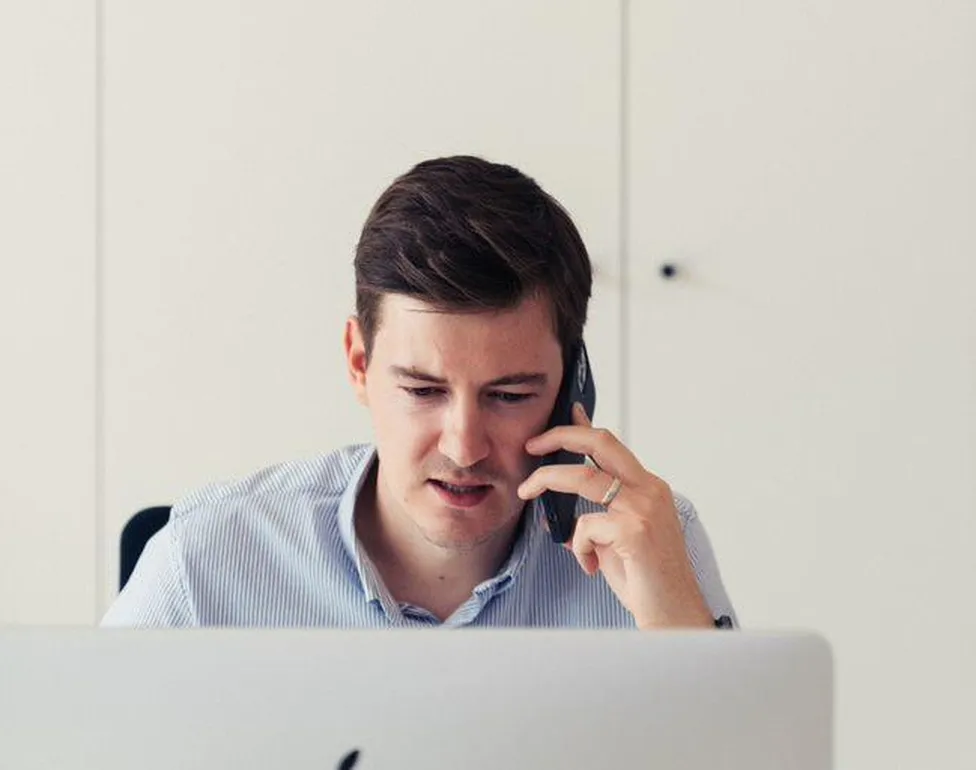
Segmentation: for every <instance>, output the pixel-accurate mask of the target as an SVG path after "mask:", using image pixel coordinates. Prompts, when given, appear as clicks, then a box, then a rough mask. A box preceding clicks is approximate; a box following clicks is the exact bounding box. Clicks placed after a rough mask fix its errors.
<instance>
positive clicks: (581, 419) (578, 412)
mask: <svg viewBox="0 0 976 770" xmlns="http://www.w3.org/2000/svg"><path fill="white" fill-rule="evenodd" d="M573 422H574V423H575V424H577V425H583V426H585V427H587V428H590V427H592V426H593V423H592V422H590V418H589V416H588V415H587V414H586V409H585V408H584V407H583V405H582V404H581V403H580V402H579V401H577V402H576V403H575V404H573Z"/></svg>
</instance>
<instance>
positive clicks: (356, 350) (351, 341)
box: [343, 316, 369, 406]
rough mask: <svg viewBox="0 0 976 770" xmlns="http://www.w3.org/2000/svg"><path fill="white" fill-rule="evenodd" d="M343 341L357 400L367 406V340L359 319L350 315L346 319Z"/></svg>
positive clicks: (348, 369) (350, 378)
mask: <svg viewBox="0 0 976 770" xmlns="http://www.w3.org/2000/svg"><path fill="white" fill-rule="evenodd" d="M343 343H344V346H345V349H346V368H347V371H348V373H349V382H350V383H351V384H352V387H353V390H355V391H356V400H357V401H359V403H360V404H362V405H363V406H367V405H368V403H369V401H368V399H367V397H366V368H367V364H368V361H367V359H366V340H365V339H364V338H363V329H362V327H361V326H360V325H359V319H358V318H356V317H355V316H350V317H349V318H348V319H347V320H346V332H345V334H344V335H343Z"/></svg>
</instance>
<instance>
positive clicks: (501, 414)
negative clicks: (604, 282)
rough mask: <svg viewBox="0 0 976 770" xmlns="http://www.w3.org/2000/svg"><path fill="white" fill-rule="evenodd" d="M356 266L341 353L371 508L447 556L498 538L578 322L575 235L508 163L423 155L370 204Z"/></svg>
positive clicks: (584, 270) (507, 525)
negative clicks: (402, 521) (363, 410)
mask: <svg viewBox="0 0 976 770" xmlns="http://www.w3.org/2000/svg"><path fill="white" fill-rule="evenodd" d="M355 270H356V311H357V315H356V318H353V319H350V321H349V323H348V324H347V329H346V341H345V342H346V352H347V358H348V363H349V372H350V376H351V378H352V381H353V385H354V387H355V388H356V391H357V395H358V397H359V399H360V401H361V402H362V403H364V404H366V405H367V406H368V407H369V409H370V413H371V416H372V421H373V427H374V432H375V438H376V445H377V450H378V454H379V459H380V471H379V481H378V489H377V494H378V498H379V501H380V504H381V505H384V506H387V507H392V508H393V509H394V510H393V511H392V514H393V515H396V516H399V517H405V518H406V519H407V520H409V522H410V523H411V524H412V526H413V527H414V528H415V529H416V531H417V532H418V533H419V534H420V535H421V536H422V537H423V538H425V539H426V540H428V541H429V542H431V543H435V544H437V545H440V546H442V547H445V548H452V549H464V548H473V547H475V546H477V545H479V544H481V543H485V542H487V541H489V540H491V539H492V538H494V537H496V536H500V535H502V534H507V533H509V532H510V531H511V529H512V526H513V525H514V523H515V522H516V521H517V519H518V516H519V513H520V511H521V508H522V502H521V500H519V498H518V496H517V495H516V489H517V487H518V484H519V483H520V482H521V481H522V480H523V479H524V478H525V476H526V475H527V474H528V473H529V472H530V470H531V468H532V460H531V459H530V457H529V456H528V455H527V454H526V452H525V442H526V441H527V440H528V439H529V438H531V437H532V436H534V435H537V434H538V433H540V432H541V431H542V430H543V429H544V428H545V425H546V422H547V420H548V418H549V414H550V412H551V411H552V407H553V404H554V402H555V398H556V394H557V392H558V390H559V385H560V381H561V378H562V369H563V359H564V355H565V351H566V350H567V349H568V348H569V346H570V345H572V344H573V343H574V342H575V341H577V340H578V339H580V338H581V336H582V331H583V326H584V324H585V321H586V311H587V305H588V302H589V297H590V291H591V284H592V273H591V267H590V261H589V257H588V255H587V252H586V248H585V246H584V245H583V242H582V239H581V238H580V236H579V233H578V232H577V229H576V227H575V226H574V225H573V223H572V221H571V220H570V218H569V216H568V215H567V214H566V212H565V211H564V210H563V209H562V207H561V206H560V205H559V204H558V203H557V202H556V201H555V200H554V199H553V198H552V197H550V196H549V195H548V194H546V193H545V192H544V191H543V190H542V189H541V188H540V187H539V186H538V185H537V184H536V183H535V182H534V181H533V180H532V179H530V178H528V177H527V176H525V175H524V174H522V173H520V172H519V171H517V170H516V169H514V168H512V167H510V166H504V165H498V164H493V163H489V162H487V161H484V160H481V159H478V158H472V157H454V158H442V159H437V160H431V161H427V162H424V163H421V164H419V165H418V166H416V167H415V168H413V169H412V170H410V171H409V172H408V173H406V174H405V175H403V176H401V177H400V178H399V179H397V180H396V181H394V183H393V184H392V185H391V186H390V187H389V188H388V189H387V190H386V191H385V192H384V193H383V194H382V196H381V197H380V199H379V200H378V201H377V202H376V205H375V206H374V207H373V209H372V211H371V212H370V214H369V217H368V218H367V220H366V223H365V225H364V227H363V231H362V235H361V238H360V241H359V245H358V247H357V251H356V259H355ZM452 483H453V484H455V485H457V486H458V487H461V488H466V489H467V491H465V492H462V493H459V490H458V489H456V488H452V487H451V486H445V484H448V485H450V484H452Z"/></svg>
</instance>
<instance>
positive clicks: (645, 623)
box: [518, 404, 714, 629]
mask: <svg viewBox="0 0 976 770" xmlns="http://www.w3.org/2000/svg"><path fill="white" fill-rule="evenodd" d="M573 419H574V422H575V425H566V426H560V427H556V428H552V429H551V430H549V431H546V432H545V433H543V434H542V435H541V436H536V437H535V438H533V439H530V440H529V441H528V443H527V444H526V451H528V452H529V454H533V455H545V454H549V453H550V452H554V451H556V450H558V449H566V450H568V451H570V452H576V453H577V454H582V455H588V456H589V457H590V458H592V459H593V462H594V463H595V464H596V466H597V467H594V466H591V465H549V466H544V467H540V468H538V469H536V471H535V472H533V473H532V475H530V476H529V477H528V478H527V479H526V480H525V481H524V482H522V484H521V486H520V487H519V490H518V494H519V497H521V498H522V499H524V500H531V499H533V498H535V497H538V496H539V495H540V494H542V493H543V492H544V491H545V490H546V489H551V490H553V491H556V492H569V493H572V494H576V495H579V496H581V497H585V498H586V499H587V500H592V501H593V502H595V503H599V504H602V505H605V506H606V513H590V514H585V515H583V516H580V517H579V518H578V519H577V521H576V530H575V533H574V535H573V538H572V540H571V542H568V543H566V547H568V548H571V550H572V551H573V553H574V554H575V556H576V559H577V561H579V563H580V566H581V567H582V568H583V569H584V570H585V571H586V573H587V574H589V575H593V574H595V573H596V572H597V571H598V570H599V571H600V572H602V573H603V576H604V578H605V579H606V581H607V584H608V585H609V586H610V588H611V589H612V590H613V592H614V593H615V594H616V595H617V598H618V599H619V600H620V602H621V604H623V606H624V607H626V608H627V610H628V611H629V612H630V613H631V615H633V616H634V620H635V621H636V623H637V626H638V627H639V628H642V629H650V628H675V627H686V628H688V627H701V628H712V627H713V625H714V624H713V620H712V617H711V613H710V612H709V609H708V606H707V605H706V604H705V600H704V597H703V596H702V594H701V591H700V590H699V588H698V581H697V580H696V579H695V573H694V570H693V569H692V567H691V564H690V563H689V561H688V555H687V551H686V550H685V539H684V535H683V533H682V531H681V523H680V521H679V519H678V512H677V510H676V509H675V506H674V497H673V496H672V493H671V489H670V488H669V487H668V485H667V484H666V483H665V482H664V481H662V480H661V479H659V478H658V477H657V476H655V475H654V474H652V473H650V472H649V471H648V470H647V469H645V468H644V466H643V465H641V463H640V461H639V460H638V459H637V458H636V457H635V456H634V455H633V454H632V453H631V452H630V450H629V449H627V447H625V446H624V445H623V444H622V443H620V441H619V440H618V439H617V437H616V436H614V435H613V434H612V433H611V432H610V431H608V430H604V429H598V428H594V427H593V426H592V425H591V424H590V422H589V420H588V419H587V418H586V413H585V412H584V411H583V409H582V408H581V407H580V406H579V405H578V404H577V405H576V407H575V408H574V410H573ZM615 479H619V483H618V482H615ZM615 488H617V491H616V494H614V489H615ZM608 495H609V496H611V497H612V499H611V500H609V502H604V501H605V499H606V496H608Z"/></svg>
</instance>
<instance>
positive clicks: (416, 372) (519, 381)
mask: <svg viewBox="0 0 976 770" xmlns="http://www.w3.org/2000/svg"><path fill="white" fill-rule="evenodd" d="M390 371H391V372H392V373H393V375H394V376H396V377H403V378H406V379H410V380H419V381H421V382H430V383H432V384H435V385H446V384H447V380H445V379H443V378H441V377H435V376H434V375H432V374H428V373H427V372H424V371H421V370H420V369H417V368H415V367H412V366H396V365H393V366H391V367H390ZM548 379H549V378H548V377H546V375H545V374H543V373H542V372H515V373H513V374H506V375H505V376H504V377H499V378H498V379H495V380H492V381H491V382H489V383H487V385H488V387H494V388H497V387H499V386H503V385H536V386H540V387H541V386H542V385H545V384H546V381H547V380H548Z"/></svg>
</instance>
